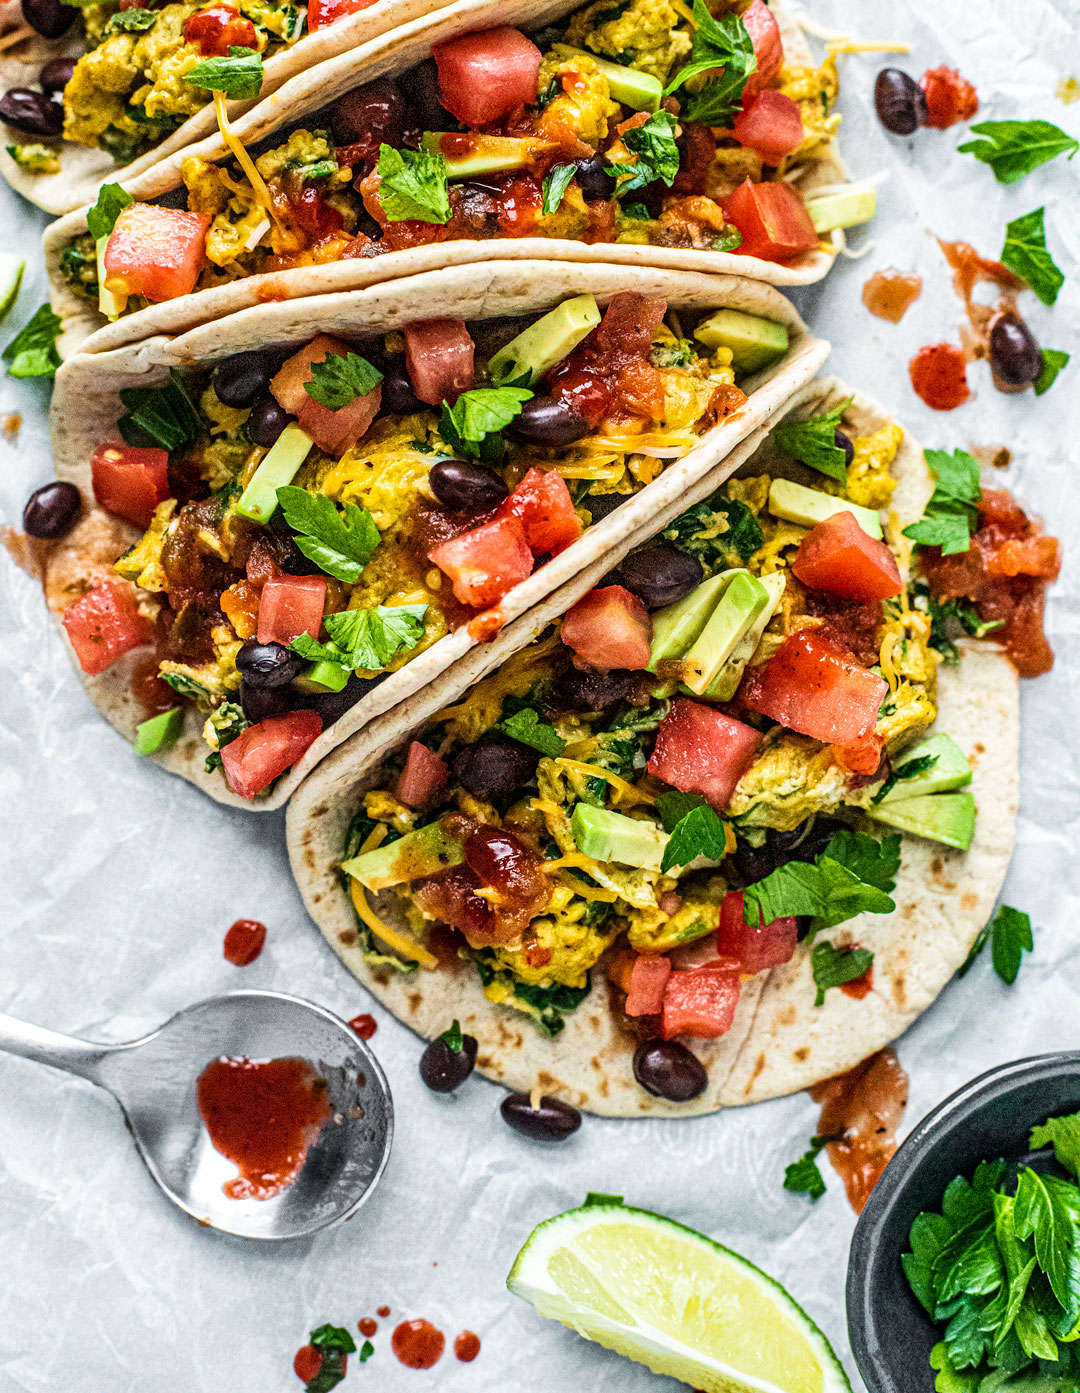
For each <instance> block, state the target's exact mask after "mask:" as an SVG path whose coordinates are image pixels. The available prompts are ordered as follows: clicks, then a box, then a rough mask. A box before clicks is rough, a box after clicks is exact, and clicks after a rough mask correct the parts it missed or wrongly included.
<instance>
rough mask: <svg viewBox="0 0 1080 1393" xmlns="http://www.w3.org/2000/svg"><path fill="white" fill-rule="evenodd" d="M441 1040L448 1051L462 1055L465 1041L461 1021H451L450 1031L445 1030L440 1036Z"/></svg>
mask: <svg viewBox="0 0 1080 1393" xmlns="http://www.w3.org/2000/svg"><path fill="white" fill-rule="evenodd" d="M439 1039H440V1040H441V1041H442V1042H443V1044H444V1045H445V1046H446V1048H447V1049H448V1050H452V1051H453V1053H454V1054H460V1053H461V1051H462V1050H463V1049H464V1048H465V1039H464V1036H463V1035H462V1033H461V1022H460V1021H459V1020H453V1021H451V1022H450V1029H449V1030H444V1031H443V1033H442V1034H441V1035H440V1036H439Z"/></svg>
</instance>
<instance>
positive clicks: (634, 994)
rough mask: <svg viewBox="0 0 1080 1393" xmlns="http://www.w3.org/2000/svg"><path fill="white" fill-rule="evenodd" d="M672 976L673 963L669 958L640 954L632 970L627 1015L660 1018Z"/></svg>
mask: <svg viewBox="0 0 1080 1393" xmlns="http://www.w3.org/2000/svg"><path fill="white" fill-rule="evenodd" d="M670 976H671V963H670V962H669V960H668V959H667V958H665V957H662V956H652V955H648V954H644V953H639V954H638V956H637V957H636V958H635V959H634V965H633V967H632V968H631V969H630V990H629V991H628V992H627V994H626V1014H627V1015H628V1016H658V1015H659V1014H660V1012H661V1010H662V1009H663V1004H664V988H665V986H667V980H668V978H669V977H670Z"/></svg>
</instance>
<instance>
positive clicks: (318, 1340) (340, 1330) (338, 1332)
mask: <svg viewBox="0 0 1080 1393" xmlns="http://www.w3.org/2000/svg"><path fill="white" fill-rule="evenodd" d="M310 1343H311V1344H313V1345H314V1346H315V1348H316V1349H340V1350H342V1351H344V1353H345V1354H355V1353H356V1344H355V1342H354V1340H353V1337H352V1336H351V1335H350V1334H349V1332H348V1331H347V1330H346V1329H345V1328H344V1327H343V1326H340V1325H320V1326H319V1328H318V1330H313V1331H312V1332H311V1340H310Z"/></svg>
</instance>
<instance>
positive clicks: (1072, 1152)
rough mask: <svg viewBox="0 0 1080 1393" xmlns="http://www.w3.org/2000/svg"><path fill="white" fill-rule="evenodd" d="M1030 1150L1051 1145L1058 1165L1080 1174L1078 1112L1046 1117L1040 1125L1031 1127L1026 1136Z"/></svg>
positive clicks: (1079, 1121) (1079, 1114) (1079, 1120)
mask: <svg viewBox="0 0 1080 1393" xmlns="http://www.w3.org/2000/svg"><path fill="white" fill-rule="evenodd" d="M1028 1146H1030V1147H1031V1149H1032V1151H1038V1150H1039V1149H1040V1148H1041V1147H1044V1146H1052V1147H1053V1148H1054V1155H1055V1156H1056V1157H1057V1161H1058V1164H1059V1165H1062V1166H1064V1167H1065V1169H1066V1170H1068V1171H1072V1173H1073V1175H1075V1176H1080V1112H1073V1113H1068V1114H1066V1115H1065V1116H1063V1117H1048V1118H1047V1119H1046V1121H1045V1122H1044V1123H1043V1124H1042V1126H1041V1127H1033V1128H1032V1129H1031V1135H1030V1137H1028Z"/></svg>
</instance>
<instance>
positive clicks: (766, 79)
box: [742, 0, 784, 102]
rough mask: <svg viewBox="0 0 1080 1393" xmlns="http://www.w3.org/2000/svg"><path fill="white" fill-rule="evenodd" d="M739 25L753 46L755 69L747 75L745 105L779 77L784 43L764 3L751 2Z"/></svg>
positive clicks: (744, 95) (759, 0) (744, 93)
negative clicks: (743, 28) (744, 27)
mask: <svg viewBox="0 0 1080 1393" xmlns="http://www.w3.org/2000/svg"><path fill="white" fill-rule="evenodd" d="M742 22H743V23H744V24H745V25H746V28H747V32H748V33H749V35H750V40H751V42H752V43H753V45H754V57H755V58H756V59H757V67H756V68H755V69H754V71H753V72H752V73H751V74H750V76H749V78H748V79H747V82H746V86H745V88H744V89H743V101H744V102H748V101H750V100H751V98H752V97H754V96H756V95H757V93H758V92H760V91H761V90H762V88H764V87H771V86H772V85H773V83H774V82H775V81H776V79H777V78H778V77H779V76H780V68H781V66H782V65H783V62H784V41H783V39H781V37H780V26H779V24H777V22H776V16H775V15H774V14H773V12H772V10H770V9H769V7H768V5H766V4H765V0H754V3H753V4H752V5H751V6H750V8H749V9H748V10H747V11H746V13H745V14H744V15H743V17H742Z"/></svg>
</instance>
